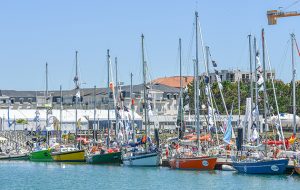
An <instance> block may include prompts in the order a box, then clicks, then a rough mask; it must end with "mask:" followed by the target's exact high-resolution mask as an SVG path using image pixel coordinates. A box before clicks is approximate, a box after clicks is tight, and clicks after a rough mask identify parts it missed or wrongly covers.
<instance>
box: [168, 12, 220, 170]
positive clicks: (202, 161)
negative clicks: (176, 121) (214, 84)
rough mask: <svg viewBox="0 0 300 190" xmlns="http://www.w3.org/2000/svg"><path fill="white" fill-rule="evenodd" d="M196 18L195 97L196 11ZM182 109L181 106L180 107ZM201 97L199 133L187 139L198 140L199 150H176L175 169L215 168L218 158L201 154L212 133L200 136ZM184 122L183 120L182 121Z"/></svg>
mask: <svg viewBox="0 0 300 190" xmlns="http://www.w3.org/2000/svg"><path fill="white" fill-rule="evenodd" d="M195 19H196V22H195V23H196V62H195V79H194V83H195V84H194V85H195V88H196V90H195V91H194V93H195V97H199V77H198V76H199V71H198V68H199V65H198V44H197V43H198V40H197V37H198V13H197V12H196V13H195ZM179 109H181V108H179ZM199 110H200V109H199V99H198V98H196V99H195V116H196V127H197V135H188V136H186V138H185V139H188V140H191V141H195V140H196V141H197V152H195V151H190V150H189V152H186V150H184V149H183V151H184V153H183V154H180V153H179V151H176V154H177V155H175V156H174V157H173V158H171V159H170V160H169V164H170V167H171V168H173V169H186V170H213V169H214V168H215V165H216V162H217V158H216V157H210V156H207V155H202V154H201V152H200V151H201V147H200V141H201V140H202V141H209V140H210V135H205V136H203V137H202V138H200V117H199V115H200V112H199ZM181 123H182V122H181Z"/></svg>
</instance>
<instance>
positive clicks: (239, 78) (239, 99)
mask: <svg viewBox="0 0 300 190" xmlns="http://www.w3.org/2000/svg"><path fill="white" fill-rule="evenodd" d="M240 83H241V77H240V70H239V69H238V110H239V121H238V127H240V124H241V87H240Z"/></svg>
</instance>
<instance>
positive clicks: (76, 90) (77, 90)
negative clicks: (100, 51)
mask: <svg viewBox="0 0 300 190" xmlns="http://www.w3.org/2000/svg"><path fill="white" fill-rule="evenodd" d="M77 56H78V51H76V52H75V63H76V68H75V77H74V83H75V93H76V95H75V128H76V130H75V146H76V145H77V141H76V138H77V135H78V113H77V106H78V98H79V97H80V92H79V82H78V80H79V77H78V59H77ZM79 149H81V140H80V143H79Z"/></svg>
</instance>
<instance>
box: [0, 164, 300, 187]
mask: <svg viewBox="0 0 300 190" xmlns="http://www.w3.org/2000/svg"><path fill="white" fill-rule="evenodd" d="M0 189H1V190H6V189H39V190H42V189H138V190H143V189H155V190H159V189H176V190H187V189H219V190H221V189H253V190H254V189H255V190H257V189H264V190H267V189H272V190H275V189H288V190H292V189H298V190H299V189H300V176H298V175H293V176H287V175H283V176H261V175H260V176H256V175H241V174H236V173H233V172H224V171H223V172H222V171H211V172H208V171H207V172H203V171H202V172H197V171H180V170H171V169H169V168H163V167H160V168H129V167H122V166H99V165H85V164H66V163H34V162H29V161H28V162H26V161H24V162H23V161H7V162H3V161H1V162H0Z"/></svg>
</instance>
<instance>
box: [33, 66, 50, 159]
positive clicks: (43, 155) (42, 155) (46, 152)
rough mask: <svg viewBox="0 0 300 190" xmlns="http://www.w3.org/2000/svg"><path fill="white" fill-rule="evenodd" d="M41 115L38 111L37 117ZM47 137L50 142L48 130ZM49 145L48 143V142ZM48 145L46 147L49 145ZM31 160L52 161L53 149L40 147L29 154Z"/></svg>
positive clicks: (47, 122)
mask: <svg viewBox="0 0 300 190" xmlns="http://www.w3.org/2000/svg"><path fill="white" fill-rule="evenodd" d="M48 99H49V97H48V63H46V93H45V100H46V103H45V108H46V128H47V127H48V124H49V120H48V109H47V107H48V106H49V104H48V103H49V102H48ZM38 116H39V112H38V111H36V117H38ZM37 126H38V123H36V127H37ZM46 138H47V143H49V142H48V131H47V134H46ZM47 146H48V144H47ZM47 146H46V147H47ZM29 160H30V161H33V162H52V161H53V159H52V157H51V149H48V148H42V149H40V148H38V149H36V150H33V151H32V152H31V153H30V154H29Z"/></svg>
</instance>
